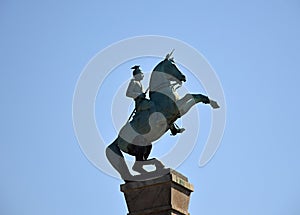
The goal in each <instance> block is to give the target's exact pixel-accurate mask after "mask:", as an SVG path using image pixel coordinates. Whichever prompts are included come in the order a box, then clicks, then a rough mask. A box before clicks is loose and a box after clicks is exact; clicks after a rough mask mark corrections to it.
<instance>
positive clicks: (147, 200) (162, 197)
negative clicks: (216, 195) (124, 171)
mask: <svg viewBox="0 0 300 215" xmlns="http://www.w3.org/2000/svg"><path fill="white" fill-rule="evenodd" d="M121 191H122V192H123V193H124V196H125V200H126V204H127V208H128V211H129V213H128V215H188V214H189V213H188V206H189V201H190V194H191V192H193V191H194V187H193V185H192V184H190V183H189V182H188V179H187V177H185V176H183V175H182V174H180V173H178V172H176V171H175V170H169V171H168V173H167V174H165V175H163V176H161V177H159V178H155V179H151V180H146V181H134V182H127V183H125V184H122V185H121Z"/></svg>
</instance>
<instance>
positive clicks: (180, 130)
mask: <svg viewBox="0 0 300 215" xmlns="http://www.w3.org/2000/svg"><path fill="white" fill-rule="evenodd" d="M170 131H171V135H173V136H175V135H176V134H178V133H183V132H184V131H185V129H184V128H179V127H178V126H177V125H176V124H175V123H172V124H171V125H170Z"/></svg>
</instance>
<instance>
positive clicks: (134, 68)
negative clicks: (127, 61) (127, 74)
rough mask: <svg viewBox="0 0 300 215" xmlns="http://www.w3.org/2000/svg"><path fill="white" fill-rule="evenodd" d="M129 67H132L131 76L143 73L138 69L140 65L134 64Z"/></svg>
mask: <svg viewBox="0 0 300 215" xmlns="http://www.w3.org/2000/svg"><path fill="white" fill-rule="evenodd" d="M131 69H133V72H132V74H133V76H135V75H137V74H140V73H143V72H142V70H141V69H140V65H135V66H133V67H131Z"/></svg>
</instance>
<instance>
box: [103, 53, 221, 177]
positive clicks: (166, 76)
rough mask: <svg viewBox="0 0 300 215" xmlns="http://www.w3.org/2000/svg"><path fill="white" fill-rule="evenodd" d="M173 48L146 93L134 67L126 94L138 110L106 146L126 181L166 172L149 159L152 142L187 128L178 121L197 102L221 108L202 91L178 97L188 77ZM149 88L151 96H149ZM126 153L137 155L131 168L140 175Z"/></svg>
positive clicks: (108, 155)
mask: <svg viewBox="0 0 300 215" xmlns="http://www.w3.org/2000/svg"><path fill="white" fill-rule="evenodd" d="M173 51H174V50H173ZM173 51H172V52H171V53H169V54H167V56H166V57H165V59H164V60H163V61H161V62H160V63H158V64H157V65H156V66H155V68H154V69H153V71H152V73H151V77H150V84H149V88H148V89H147V90H146V92H144V91H143V87H142V84H141V80H143V78H144V75H143V73H142V71H141V69H140V66H138V65H135V66H133V67H132V68H131V69H133V79H132V80H131V81H130V83H129V86H128V88H127V91H126V96H127V97H130V98H132V99H134V101H135V109H134V112H133V113H132V114H131V116H130V117H129V119H128V121H127V122H126V124H125V125H124V126H123V127H122V128H121V130H120V132H119V134H118V137H117V138H116V139H115V140H114V141H113V142H112V143H111V144H110V145H109V146H108V147H107V148H106V156H107V159H108V160H109V162H110V163H111V165H112V166H113V167H114V168H115V169H116V170H117V171H118V173H119V174H120V176H121V178H122V179H123V180H125V181H136V180H145V179H147V178H151V177H153V176H155V175H161V174H163V172H164V170H166V169H165V167H164V165H163V164H162V163H161V162H160V161H159V160H158V159H155V158H152V159H148V157H149V155H150V152H151V149H152V142H154V141H156V140H158V139H159V138H160V137H162V136H163V135H164V134H165V133H166V132H167V131H168V130H170V131H171V134H172V135H176V134H178V133H182V132H183V131H184V130H185V129H184V128H179V127H178V126H177V125H176V124H175V121H176V120H177V119H178V118H180V117H182V116H183V115H184V114H186V113H187V112H188V111H189V110H190V109H191V108H192V107H193V106H194V105H195V104H197V103H200V102H202V103H204V104H210V105H211V107H212V108H214V109H216V108H219V105H218V104H217V102H216V101H214V100H211V99H209V98H208V97H207V96H205V95H202V94H186V95H185V96H184V97H183V98H179V95H178V93H177V92H176V90H177V89H178V87H180V86H182V82H185V81H186V77H185V76H184V74H182V72H181V71H180V70H179V69H178V68H177V66H176V65H175V62H174V59H173V58H172V57H171V56H172V53H173ZM148 91H149V98H150V99H147V98H146V93H147V92H148ZM123 153H127V154H129V155H132V156H134V157H135V163H134V165H133V167H132V170H134V171H136V172H138V173H139V175H132V174H131V172H130V171H129V169H128V166H127V164H126V162H125V159H124V156H123ZM145 165H155V168H156V169H155V171H152V172H148V171H146V170H145V169H144V168H143V166H145Z"/></svg>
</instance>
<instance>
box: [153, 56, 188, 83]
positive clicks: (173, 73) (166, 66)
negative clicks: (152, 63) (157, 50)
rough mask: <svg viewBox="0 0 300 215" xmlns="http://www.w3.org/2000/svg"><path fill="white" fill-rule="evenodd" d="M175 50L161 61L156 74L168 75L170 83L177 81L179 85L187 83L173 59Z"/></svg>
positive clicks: (155, 69) (156, 68)
mask: <svg viewBox="0 0 300 215" xmlns="http://www.w3.org/2000/svg"><path fill="white" fill-rule="evenodd" d="M173 51H174V50H172V52H171V53H169V54H167V56H166V57H165V59H164V60H163V61H161V62H160V63H159V64H158V65H157V66H156V67H155V68H154V70H153V71H154V72H162V73H165V74H167V75H168V79H169V80H170V81H176V82H178V83H181V82H185V81H186V77H185V75H184V74H183V73H182V72H181V71H180V70H179V69H178V68H177V66H176V64H175V62H174V58H173V57H171V56H172V53H173Z"/></svg>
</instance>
